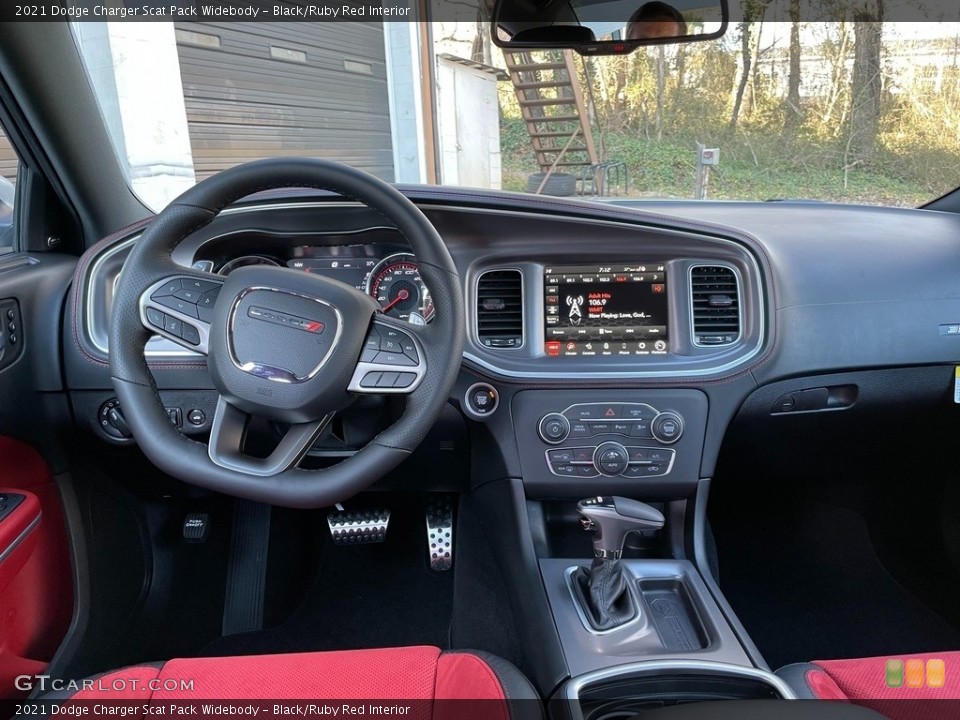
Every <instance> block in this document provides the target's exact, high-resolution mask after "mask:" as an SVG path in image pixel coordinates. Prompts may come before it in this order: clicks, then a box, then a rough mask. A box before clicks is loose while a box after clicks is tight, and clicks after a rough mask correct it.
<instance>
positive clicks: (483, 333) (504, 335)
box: [476, 270, 523, 348]
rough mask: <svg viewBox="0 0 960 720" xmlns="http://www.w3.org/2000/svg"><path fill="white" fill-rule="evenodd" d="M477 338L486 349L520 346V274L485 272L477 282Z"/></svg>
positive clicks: (521, 298) (504, 271)
mask: <svg viewBox="0 0 960 720" xmlns="http://www.w3.org/2000/svg"><path fill="white" fill-rule="evenodd" d="M476 311H477V337H478V338H479V340H480V344H481V345H484V346H486V347H488V348H518V347H520V346H521V345H523V275H521V274H520V271H519V270H488V271H487V272H485V273H483V274H482V275H481V276H480V277H479V278H478V279H477V308H476Z"/></svg>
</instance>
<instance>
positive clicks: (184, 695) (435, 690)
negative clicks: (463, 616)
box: [70, 646, 539, 720]
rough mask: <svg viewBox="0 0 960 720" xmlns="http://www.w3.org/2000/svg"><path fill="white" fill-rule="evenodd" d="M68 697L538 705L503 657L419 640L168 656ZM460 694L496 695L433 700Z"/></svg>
mask: <svg viewBox="0 0 960 720" xmlns="http://www.w3.org/2000/svg"><path fill="white" fill-rule="evenodd" d="M184 681H186V683H188V685H187V686H184ZM70 699H72V700H97V701H103V700H109V701H115V700H116V701H127V700H134V701H137V702H145V703H149V704H153V705H159V704H162V703H170V702H173V703H176V702H178V701H193V700H217V699H221V700H265V701H266V700H269V701H284V700H310V701H316V700H336V701H339V702H341V703H343V702H349V701H373V700H392V701H400V700H403V701H414V703H413V705H412V706H411V710H410V712H409V713H407V717H416V718H424V719H425V720H427V719H431V718H432V720H437V718H444V720H446V718H453V717H463V716H470V717H475V718H478V719H479V718H491V719H492V720H508V719H509V717H510V715H511V713H510V708H509V706H508V704H507V703H506V702H505V701H506V700H527V701H530V700H533V701H535V702H536V703H537V706H538V707H539V701H538V700H537V696H536V693H535V691H534V690H533V688H532V686H531V685H530V684H529V683H528V682H527V680H526V679H525V678H524V677H523V675H521V674H520V672H519V671H518V670H517V669H516V668H514V667H513V666H512V665H510V663H507V662H506V661H503V660H500V659H498V658H493V657H492V656H487V655H484V654H475V653H470V652H441V651H440V650H439V649H438V648H435V647H426V646H423V647H404V648H387V649H382V650H348V651H338V652H318V653H301V654H290V655H249V656H239V657H222V658H187V659H178V660H169V661H167V662H165V663H157V664H154V665H140V666H135V667H128V668H124V669H122V670H116V671H113V672H110V673H106V674H104V675H101V676H99V677H96V678H93V681H92V683H91V682H89V681H88V683H87V685H86V686H82V687H81V689H79V690H78V691H77V692H74V693H72V694H71V695H70ZM462 700H470V701H499V702H482V703H479V702H475V703H473V704H472V705H471V704H467V703H444V702H438V701H462ZM538 714H539V713H538Z"/></svg>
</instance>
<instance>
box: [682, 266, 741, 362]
mask: <svg viewBox="0 0 960 720" xmlns="http://www.w3.org/2000/svg"><path fill="white" fill-rule="evenodd" d="M741 305H742V303H741V296H740V278H739V276H738V275H737V273H736V271H735V270H734V269H733V268H731V267H729V266H727V265H719V264H713V265H695V266H693V267H691V268H690V315H691V318H692V320H693V344H694V345H696V346H697V347H724V346H727V345H733V344H734V343H736V342H737V341H738V340H739V339H740V333H741V330H742V328H743V318H742V316H741Z"/></svg>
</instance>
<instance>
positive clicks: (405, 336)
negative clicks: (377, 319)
mask: <svg viewBox="0 0 960 720" xmlns="http://www.w3.org/2000/svg"><path fill="white" fill-rule="evenodd" d="M406 368H409V369H410V370H409V371H407V370H406ZM425 370H426V367H425V365H424V363H423V361H422V360H421V357H420V351H419V349H418V346H417V342H416V340H414V338H413V336H412V335H411V334H409V333H407V332H405V331H403V330H400V329H398V328H394V327H389V326H387V325H383V324H374V325H373V326H372V327H371V328H370V331H369V332H368V333H367V336H366V338H365V339H364V341H363V349H362V350H361V352H360V360H359V362H358V363H357V368H356V370H355V371H354V373H353V378H352V379H351V381H350V385H349V390H351V391H352V392H364V391H367V392H374V393H376V392H388V393H389V392H392V393H407V392H412V391H413V390H414V389H415V388H416V387H417V386H418V385H419V384H420V381H421V380H422V379H423V376H424V372H425ZM378 373H382V374H383V375H386V377H387V379H386V380H381V381H380V382H379V383H378V382H377V381H376V380H375V379H374V378H375V376H376V374H378ZM372 376H373V377H372Z"/></svg>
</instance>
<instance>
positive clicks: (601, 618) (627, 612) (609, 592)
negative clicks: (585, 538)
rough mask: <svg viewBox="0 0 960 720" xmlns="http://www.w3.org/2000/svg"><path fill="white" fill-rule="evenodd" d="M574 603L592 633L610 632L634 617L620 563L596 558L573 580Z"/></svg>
mask: <svg viewBox="0 0 960 720" xmlns="http://www.w3.org/2000/svg"><path fill="white" fill-rule="evenodd" d="M573 581H574V582H573V585H574V588H576V594H577V600H578V602H579V603H580V605H581V606H582V607H583V609H584V611H585V614H586V616H587V619H588V620H589V621H590V624H591V625H593V628H594V629H595V630H612V629H613V628H616V627H619V626H620V625H623V624H624V623H626V622H629V621H630V620H633V618H635V617H636V616H637V608H636V606H635V604H634V601H633V596H632V595H631V594H630V592H629V590H628V589H627V578H626V576H625V574H624V572H623V567H622V566H621V565H620V561H619V560H610V559H606V560H605V559H601V558H595V559H594V561H593V564H592V565H591V566H590V568H589V569H588V568H585V567H580V568H577V571H576V573H575V574H574V576H573Z"/></svg>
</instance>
